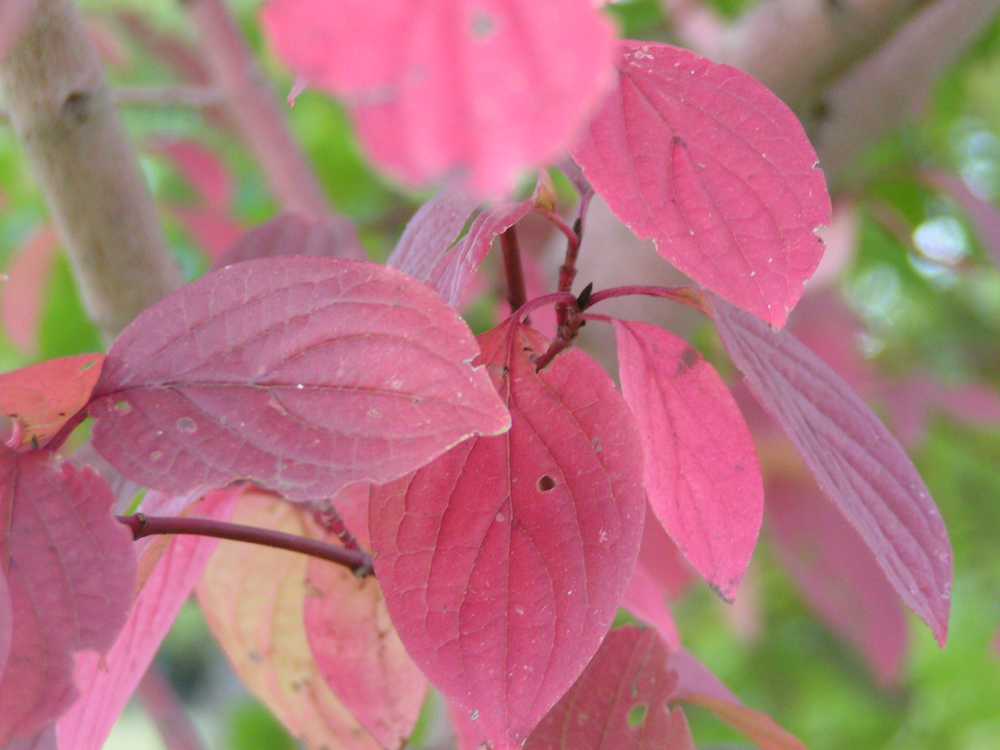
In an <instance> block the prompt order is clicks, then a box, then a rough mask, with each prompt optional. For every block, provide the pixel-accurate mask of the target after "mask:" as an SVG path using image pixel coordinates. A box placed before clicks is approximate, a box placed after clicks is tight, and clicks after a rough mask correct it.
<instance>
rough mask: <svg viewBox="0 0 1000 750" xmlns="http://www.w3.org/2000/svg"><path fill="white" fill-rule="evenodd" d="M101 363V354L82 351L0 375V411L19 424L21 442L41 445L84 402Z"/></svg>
mask: <svg viewBox="0 0 1000 750" xmlns="http://www.w3.org/2000/svg"><path fill="white" fill-rule="evenodd" d="M103 364H104V355H103V354H84V355H81V356H79V357H66V358H64V359H52V360H49V361H48V362H41V363H39V364H37V365H32V366H31V367H25V368H24V369H21V370H15V371H14V372H8V373H4V374H3V375H0V414H3V415H4V416H7V417H10V418H11V419H13V420H15V421H17V422H18V423H19V424H20V426H21V429H22V433H21V441H20V445H21V446H35V447H38V446H44V445H45V444H46V443H47V442H48V441H49V439H50V438H51V437H52V436H53V435H55V434H56V433H57V432H59V430H60V429H61V428H62V426H63V425H64V424H66V422H67V421H68V420H69V419H70V418H71V417H72V416H73V415H74V414H76V413H77V412H78V411H80V409H82V408H83V407H84V406H86V405H87V402H88V401H89V400H90V394H91V391H93V389H94V385H95V384H96V383H97V380H98V378H99V377H100V375H101V366H102V365H103Z"/></svg>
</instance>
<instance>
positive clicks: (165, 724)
mask: <svg viewBox="0 0 1000 750" xmlns="http://www.w3.org/2000/svg"><path fill="white" fill-rule="evenodd" d="M136 693H137V695H138V696H139V700H140V701H142V705H143V708H145V709H146V713H147V714H149V717H150V718H151V719H152V720H153V723H154V724H156V728H157V730H158V731H159V733H160V738H161V739H162V740H163V745H164V747H166V748H167V750H202V748H203V747H204V745H202V743H201V739H200V738H199V737H198V732H197V731H196V730H195V728H194V725H193V724H192V723H191V720H190V719H189V718H188V716H187V713H186V712H185V710H184V704H183V703H181V700H180V697H179V696H178V695H177V693H176V691H175V690H174V687H173V685H171V684H170V682H169V681H168V680H167V678H166V677H164V675H163V673H162V672H161V671H160V670H159V669H158V668H157V666H156V664H151V665H150V667H149V669H148V670H147V671H146V674H145V676H144V677H143V678H142V681H141V682H140V683H139V688H138V690H137V691H136Z"/></svg>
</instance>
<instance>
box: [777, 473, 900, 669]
mask: <svg viewBox="0 0 1000 750" xmlns="http://www.w3.org/2000/svg"><path fill="white" fill-rule="evenodd" d="M767 512H768V520H769V521H770V523H771V527H772V529H773V530H774V536H775V541H776V542H777V543H778V545H777V546H778V551H779V552H780V553H781V558H782V560H783V561H784V563H785V567H786V568H788V570H789V571H790V572H791V574H792V575H793V576H794V578H795V580H796V582H797V583H798V585H799V588H800V589H801V590H802V593H803V594H804V595H805V597H806V599H807V601H808V602H809V603H810V605H812V607H813V609H815V610H816V611H817V612H818V613H819V615H820V617H822V618H823V620H825V621H826V622H827V623H829V625H830V627H831V628H833V630H834V632H836V633H837V634H838V635H840V636H842V637H843V638H845V639H846V640H848V641H849V642H851V643H853V644H854V645H855V646H856V647H857V648H858V650H859V651H861V653H862V654H863V655H864V656H865V659H866V660H867V661H868V664H869V665H870V667H871V669H872V672H874V673H875V676H876V677H878V679H879V680H880V681H881V682H882V683H883V684H891V683H893V682H895V681H896V680H897V679H898V678H899V671H900V669H901V668H902V666H903V661H904V659H905V657H906V642H907V626H906V617H905V616H904V613H903V607H902V605H901V604H900V603H899V600H898V599H897V598H896V597H895V596H894V595H893V593H894V592H893V590H892V587H891V586H890V585H889V582H888V581H887V580H886V577H885V575H884V574H883V573H882V570H881V569H880V568H879V567H878V564H877V563H876V562H875V558H874V557H873V556H872V553H871V552H870V551H869V550H868V549H867V548H866V547H865V545H864V542H863V541H862V540H861V537H859V536H858V533H857V532H856V531H855V530H854V529H853V528H852V527H851V525H850V524H849V523H847V521H845V520H844V518H843V516H841V515H840V514H839V513H837V512H836V511H835V510H834V508H833V507H832V506H831V505H830V503H829V501H828V500H827V499H826V498H824V497H822V496H818V497H817V496H816V491H815V489H813V488H811V487H810V486H809V485H804V486H803V485H802V484H795V483H792V482H788V481H784V482H780V483H771V484H769V485H768V494H767Z"/></svg>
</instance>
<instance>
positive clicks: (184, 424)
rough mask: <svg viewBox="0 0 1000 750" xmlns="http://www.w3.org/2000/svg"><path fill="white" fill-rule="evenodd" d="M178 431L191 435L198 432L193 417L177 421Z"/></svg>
mask: <svg viewBox="0 0 1000 750" xmlns="http://www.w3.org/2000/svg"><path fill="white" fill-rule="evenodd" d="M177 429H178V430H180V431H181V432H186V433H188V434H190V433H192V432H197V431H198V425H197V424H196V423H195V421H194V420H193V419H191V417H181V418H180V419H178V420H177Z"/></svg>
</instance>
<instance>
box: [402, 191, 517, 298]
mask: <svg viewBox="0 0 1000 750" xmlns="http://www.w3.org/2000/svg"><path fill="white" fill-rule="evenodd" d="M531 209H532V203H531V201H520V202H508V203H502V204H500V205H498V206H494V207H493V208H482V209H480V205H479V202H478V201H476V200H473V199H472V198H471V197H470V196H469V195H468V194H467V193H465V192H463V191H461V190H454V189H451V190H443V191H441V192H440V193H439V194H438V195H437V196H436V197H435V198H434V199H432V200H430V201H428V202H427V203H425V204H424V205H423V206H422V207H421V208H420V210H419V211H417V213H416V214H414V216H413V218H412V219H410V223H409V224H407V225H406V230H405V231H404V232H403V236H402V237H400V238H399V243H398V244H397V245H396V249H395V250H394V251H393V253H392V255H391V256H390V257H389V260H388V265H389V266H391V267H393V268H398V269H399V270H400V271H403V272H404V273H408V274H409V275H410V276H413V277H414V278H417V279H420V280H421V281H423V282H424V283H426V284H428V285H429V286H431V287H432V288H434V289H435V290H437V292H438V293H439V294H440V295H441V296H442V297H443V298H444V300H445V302H447V303H448V304H449V305H451V306H453V307H458V306H459V305H461V304H462V303H463V302H464V301H465V300H464V297H465V289H466V287H467V286H468V285H469V283H470V282H471V281H472V279H473V277H474V276H475V274H476V271H477V270H478V269H479V266H480V264H482V262H483V260H485V259H486V256H487V255H488V254H489V251H490V246H491V245H492V244H493V240H494V239H496V237H497V236H499V235H500V234H502V233H503V232H505V231H506V230H507V229H509V228H510V227H512V226H514V225H515V224H516V223H517V222H519V221H520V220H521V219H523V218H524V217H525V216H526V215H527V214H528V213H529V212H530V211H531Z"/></svg>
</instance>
